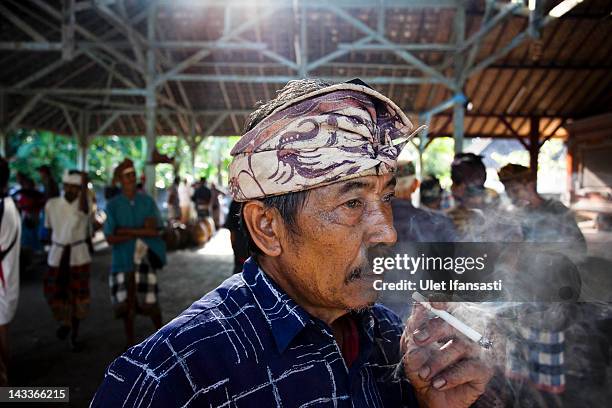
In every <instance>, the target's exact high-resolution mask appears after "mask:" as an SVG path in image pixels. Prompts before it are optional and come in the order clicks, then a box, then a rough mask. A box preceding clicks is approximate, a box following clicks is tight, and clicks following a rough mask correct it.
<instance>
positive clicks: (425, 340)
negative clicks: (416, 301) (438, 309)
mask: <svg viewBox="0 0 612 408" xmlns="http://www.w3.org/2000/svg"><path fill="white" fill-rule="evenodd" d="M456 334H457V332H456V331H455V329H454V328H453V327H452V326H451V325H449V324H448V323H446V322H445V321H444V320H442V319H440V318H439V317H435V318H433V319H429V320H426V321H424V322H423V323H422V324H421V326H420V327H418V328H417V329H416V330H415V331H414V332H412V338H411V339H409V340H412V342H414V343H415V344H417V345H420V346H424V345H427V344H431V343H435V342H438V341H441V340H444V339H447V338H449V337H454V336H455V335H456Z"/></svg>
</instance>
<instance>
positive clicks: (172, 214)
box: [166, 176, 181, 220]
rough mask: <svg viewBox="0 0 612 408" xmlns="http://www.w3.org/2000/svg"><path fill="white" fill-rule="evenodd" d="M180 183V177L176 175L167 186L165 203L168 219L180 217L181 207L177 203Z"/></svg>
mask: <svg viewBox="0 0 612 408" xmlns="http://www.w3.org/2000/svg"><path fill="white" fill-rule="evenodd" d="M180 183H181V179H180V178H179V177H178V176H176V177H175V178H174V181H173V182H172V184H171V185H170V187H169V188H168V198H167V200H166V203H167V204H168V219H169V220H178V219H180V218H181V207H180V205H179V195H178V186H179V184H180Z"/></svg>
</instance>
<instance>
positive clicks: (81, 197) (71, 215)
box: [44, 171, 92, 351]
mask: <svg viewBox="0 0 612 408" xmlns="http://www.w3.org/2000/svg"><path fill="white" fill-rule="evenodd" d="M62 183H63V189H64V194H63V196H61V197H55V198H51V199H50V200H49V201H47V204H46V205H45V227H46V228H47V229H49V231H50V236H51V247H50V249H49V255H48V257H47V264H48V265H49V267H48V269H47V272H46V273H45V277H44V292H45V297H46V299H47V302H48V304H49V306H50V308H51V312H52V313H53V317H54V318H55V320H56V321H57V322H58V323H59V328H58V329H57V333H56V334H57V337H58V338H59V339H60V340H64V339H66V337H68V334H70V337H69V340H70V347H71V348H72V350H73V351H79V350H80V349H81V347H80V345H79V344H78V343H77V339H78V335H79V326H80V322H81V320H83V319H84V318H85V317H86V316H87V314H88V312H89V304H90V294H89V276H90V266H91V255H90V252H89V247H88V244H87V240H88V238H89V233H90V231H91V229H90V223H91V221H92V203H91V202H90V201H91V200H90V198H89V192H88V189H87V183H88V181H87V176H86V175H85V174H82V173H81V172H79V171H70V172H66V174H64V177H63V179H62Z"/></svg>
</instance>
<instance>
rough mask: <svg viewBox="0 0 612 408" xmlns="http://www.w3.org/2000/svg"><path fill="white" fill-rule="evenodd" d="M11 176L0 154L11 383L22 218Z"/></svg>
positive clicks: (2, 276)
mask: <svg viewBox="0 0 612 408" xmlns="http://www.w3.org/2000/svg"><path fill="white" fill-rule="evenodd" d="M8 179H9V167H8V163H7V161H6V160H4V159H3V158H2V157H1V156H0V386H6V385H8V374H7V366H8V325H9V323H10V322H11V320H13V317H14V316H15V310H16V309H17V301H18V299H19V251H20V246H21V245H20V243H21V218H20V216H19V211H17V206H16V205H15V202H13V199H12V198H10V197H7V196H6V188H7V185H8Z"/></svg>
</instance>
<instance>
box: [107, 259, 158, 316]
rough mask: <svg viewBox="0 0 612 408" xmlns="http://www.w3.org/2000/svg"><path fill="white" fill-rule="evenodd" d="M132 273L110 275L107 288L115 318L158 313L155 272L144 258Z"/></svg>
mask: <svg viewBox="0 0 612 408" xmlns="http://www.w3.org/2000/svg"><path fill="white" fill-rule="evenodd" d="M135 266H136V269H135V270H134V271H132V272H118V273H111V274H110V276H109V287H110V291H111V302H112V304H113V312H114V314H115V317H116V318H123V317H125V316H126V315H128V314H135V313H140V314H143V315H147V316H154V315H156V314H159V313H160V309H159V303H158V298H157V294H158V292H159V288H158V285H157V271H156V270H155V269H153V268H151V267H150V264H149V261H148V260H147V258H146V257H145V258H144V259H143V262H142V263H141V264H140V265H135Z"/></svg>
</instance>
